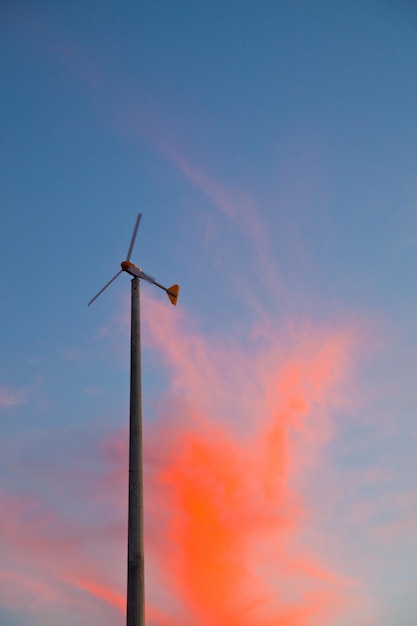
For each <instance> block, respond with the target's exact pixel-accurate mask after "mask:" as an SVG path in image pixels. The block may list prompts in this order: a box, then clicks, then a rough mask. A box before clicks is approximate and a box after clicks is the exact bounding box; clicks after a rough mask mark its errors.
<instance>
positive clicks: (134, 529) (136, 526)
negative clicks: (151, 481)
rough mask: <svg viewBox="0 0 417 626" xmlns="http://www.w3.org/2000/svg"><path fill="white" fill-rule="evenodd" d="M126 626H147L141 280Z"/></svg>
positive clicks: (134, 347)
mask: <svg viewBox="0 0 417 626" xmlns="http://www.w3.org/2000/svg"><path fill="white" fill-rule="evenodd" d="M127 552H128V558H127V614H126V624H127V626H145V581H144V551H143V479H142V381H141V363H140V295H139V280H138V279H137V278H134V279H133V280H132V308H131V340H130V432H129V522H128V549H127Z"/></svg>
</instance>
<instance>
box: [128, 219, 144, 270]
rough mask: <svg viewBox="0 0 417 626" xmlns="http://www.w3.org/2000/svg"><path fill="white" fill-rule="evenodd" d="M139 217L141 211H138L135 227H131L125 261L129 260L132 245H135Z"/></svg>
mask: <svg viewBox="0 0 417 626" xmlns="http://www.w3.org/2000/svg"><path fill="white" fill-rule="evenodd" d="M141 218H142V213H138V216H137V218H136V224H135V228H134V229H133V235H132V239H131V240H130V246H129V250H128V251H127V257H126V261H130V257H131V255H132V250H133V246H134V245H135V239H136V234H137V232H138V228H139V224H140V220H141Z"/></svg>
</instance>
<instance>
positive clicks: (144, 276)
mask: <svg viewBox="0 0 417 626" xmlns="http://www.w3.org/2000/svg"><path fill="white" fill-rule="evenodd" d="M140 277H141V278H143V280H147V281H148V282H149V283H152V284H153V285H158V283H157V282H156V280H155V279H154V278H153V277H152V276H149V274H145V272H144V271H141V276H140ZM158 287H159V285H158Z"/></svg>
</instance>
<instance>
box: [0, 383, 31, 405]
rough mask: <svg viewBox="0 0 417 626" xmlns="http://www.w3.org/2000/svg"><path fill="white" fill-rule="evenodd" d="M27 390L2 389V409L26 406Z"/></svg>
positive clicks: (0, 390) (0, 392) (0, 402)
mask: <svg viewBox="0 0 417 626" xmlns="http://www.w3.org/2000/svg"><path fill="white" fill-rule="evenodd" d="M26 398H27V390H25V389H13V388H10V387H0V408H9V407H12V406H18V405H19V404H25V402H26Z"/></svg>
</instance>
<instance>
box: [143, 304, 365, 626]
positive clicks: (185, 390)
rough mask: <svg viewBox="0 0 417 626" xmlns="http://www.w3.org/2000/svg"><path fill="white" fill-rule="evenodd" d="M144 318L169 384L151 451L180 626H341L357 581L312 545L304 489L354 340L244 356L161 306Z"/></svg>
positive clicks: (153, 541) (298, 338)
mask: <svg viewBox="0 0 417 626" xmlns="http://www.w3.org/2000/svg"><path fill="white" fill-rule="evenodd" d="M144 310H145V314H144V317H145V325H146V326H147V332H146V333H145V335H146V336H148V337H150V338H151V339H150V343H151V345H152V347H153V348H154V349H157V350H159V351H160V353H161V356H162V359H163V360H164V362H165V366H166V368H167V369H168V370H169V372H170V376H171V390H170V392H169V393H168V394H167V395H166V396H165V397H164V398H163V402H161V404H160V407H159V416H158V419H157V421H156V422H155V423H154V424H153V425H152V426H151V427H150V430H151V432H150V434H148V440H147V441H148V443H147V447H146V458H147V465H146V477H147V481H148V485H149V486H148V494H149V496H148V499H149V503H150V504H149V507H150V508H149V511H148V516H149V519H148V524H147V529H148V546H149V550H150V553H151V559H152V560H153V563H154V565H153V569H154V572H156V573H155V574H154V575H155V578H158V575H159V576H160V577H161V581H163V582H160V584H163V585H165V586H166V587H168V588H169V589H170V591H171V595H172V598H176V599H177V601H178V599H180V600H181V604H182V607H181V610H182V614H181V619H182V623H184V624H188V623H189V624H195V623H198V624H201V625H202V626H204V625H205V624H207V625H209V624H213V623H215V624H218V625H219V626H221V625H222V624H231V623H233V624H234V625H236V626H246V624H254V623H256V624H258V625H259V626H269V625H271V626H272V624H274V625H275V624H278V623H279V624H283V625H288V626H290V625H291V626H294V625H297V624H299V625H300V626H301V625H306V624H309V626H311V625H315V624H321V625H322V624H325V623H329V624H334V623H336V619H337V617H338V616H340V615H342V614H343V612H344V611H346V610H347V605H348V598H349V597H350V595H351V593H352V590H353V589H354V588H355V583H354V581H350V580H349V579H348V577H344V576H343V575H341V574H339V572H337V571H336V572H335V571H332V569H330V568H329V567H328V566H327V565H326V563H325V562H322V559H321V558H320V556H319V555H317V554H315V553H314V550H312V549H311V548H309V547H307V546H305V545H303V544H302V541H301V540H300V537H301V535H302V530H303V528H304V527H305V525H307V524H308V518H309V503H308V502H306V501H305V500H303V498H302V497H301V495H300V494H299V493H297V491H296V488H295V485H296V483H297V477H298V476H299V475H300V473H305V472H306V471H309V470H311V469H312V468H314V466H315V464H317V462H318V461H319V458H320V453H321V452H322V450H323V447H324V446H325V445H326V444H327V443H328V442H329V440H330V439H331V437H332V435H333V432H334V423H333V420H332V413H334V412H335V411H337V410H339V409H340V407H341V406H343V402H344V400H343V398H344V393H343V385H344V384H345V383H346V378H348V377H349V376H350V368H351V356H352V350H353V349H354V346H355V331H354V329H353V328H350V327H348V326H347V327H340V328H314V327H312V326H309V325H308V324H304V325H300V327H299V328H298V329H297V332H296V333H289V332H287V334H285V333H278V332H276V333H275V334H271V335H270V337H269V343H268V344H265V343H262V342H261V343H260V344H259V345H257V344H256V343H255V345H254V347H253V348H252V349H249V350H248V349H246V350H243V349H241V348H240V347H239V346H237V345H236V344H234V343H233V341H232V340H227V339H223V340H222V341H219V340H218V339H216V338H207V337H203V336H202V335H201V334H200V333H199V332H198V330H197V329H196V328H195V325H193V322H192V320H189V319H187V316H186V314H184V313H183V314H182V315H181V314H180V315H170V313H171V311H169V310H168V309H167V307H164V306H163V305H162V303H160V302H159V301H156V300H153V299H151V298H149V297H147V302H146V306H145V307H144ZM295 330H296V329H295V327H294V331H295ZM158 572H159V574H158ZM176 610H177V611H179V609H178V608H177V609H176ZM178 614H179V613H178ZM177 618H178V617H177ZM160 624H161V625H163V626H165V624H166V625H167V626H168V624H170V622H169V620H168V621H164V620H161V621H160Z"/></svg>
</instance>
